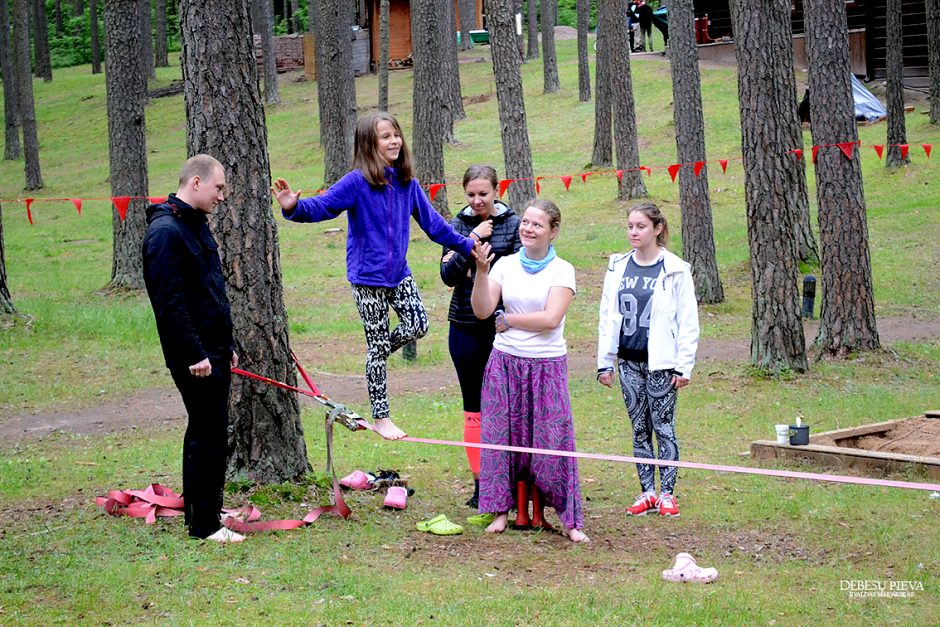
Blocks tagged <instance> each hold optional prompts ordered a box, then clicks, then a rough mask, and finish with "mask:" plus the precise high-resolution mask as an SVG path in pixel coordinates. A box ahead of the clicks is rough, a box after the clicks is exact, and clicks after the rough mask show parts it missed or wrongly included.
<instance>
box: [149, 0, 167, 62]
mask: <svg viewBox="0 0 940 627" xmlns="http://www.w3.org/2000/svg"><path fill="white" fill-rule="evenodd" d="M154 10H155V11H156V14H157V40H156V46H155V47H154V53H153V61H154V64H155V65H156V66H157V67H169V66H170V60H169V54H168V52H167V30H166V28H167V24H166V0H156V2H155V4H154Z"/></svg>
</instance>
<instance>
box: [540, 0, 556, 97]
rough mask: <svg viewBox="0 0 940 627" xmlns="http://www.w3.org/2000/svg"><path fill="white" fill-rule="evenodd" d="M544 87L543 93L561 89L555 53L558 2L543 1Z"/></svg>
mask: <svg viewBox="0 0 940 627" xmlns="http://www.w3.org/2000/svg"><path fill="white" fill-rule="evenodd" d="M541 3H542V6H541V19H540V20H539V22H540V26H541V27H542V85H543V92H544V93H546V94H554V93H555V92H557V91H559V90H560V89H561V83H560V82H559V80H558V55H557V54H556V53H555V15H556V14H557V13H558V0H541Z"/></svg>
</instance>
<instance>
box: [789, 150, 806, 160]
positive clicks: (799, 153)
mask: <svg viewBox="0 0 940 627" xmlns="http://www.w3.org/2000/svg"><path fill="white" fill-rule="evenodd" d="M790 152H792V153H793V154H795V155H796V160H797V161H799V160H800V159H802V158H803V149H802V148H794V149H793V150H791V151H790Z"/></svg>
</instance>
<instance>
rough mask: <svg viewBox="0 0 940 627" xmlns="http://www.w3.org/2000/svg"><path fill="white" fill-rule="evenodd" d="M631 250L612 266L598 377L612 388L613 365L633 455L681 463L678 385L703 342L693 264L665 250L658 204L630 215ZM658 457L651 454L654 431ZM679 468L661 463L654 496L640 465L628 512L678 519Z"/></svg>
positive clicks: (651, 478) (649, 469)
mask: <svg viewBox="0 0 940 627" xmlns="http://www.w3.org/2000/svg"><path fill="white" fill-rule="evenodd" d="M627 233H628V235H629V237H630V244H631V245H632V246H633V250H631V251H630V252H628V253H626V254H617V255H613V256H611V258H610V261H609V262H608V264H607V274H606V275H605V277H604V290H603V293H602V295H601V306H600V322H599V324H598V327H597V380H598V382H600V383H601V384H602V385H606V386H607V387H611V383H612V379H613V372H614V368H615V367H616V369H617V371H618V374H619V376H620V388H621V390H622V391H623V400H624V403H626V405H627V413H628V414H629V416H630V421H631V422H632V423H633V455H634V457H643V458H648V459H660V460H671V461H678V459H679V445H678V443H677V442H676V431H675V410H676V398H677V393H678V390H679V388H683V387H685V386H686V385H688V384H689V379H690V378H691V377H692V368H693V366H694V365H695V350H696V348H697V347H698V331H699V327H698V307H697V303H696V300H695V286H694V284H693V282H692V269H691V267H690V266H689V264H687V263H686V262H684V261H682V259H680V258H679V257H677V256H676V255H674V254H672V253H671V252H669V251H668V250H666V248H665V246H666V242H667V240H668V238H669V226H668V225H667V224H666V217H665V216H664V215H663V214H662V212H661V211H660V210H659V208H658V207H657V206H656V205H654V204H652V203H643V204H640V205H637V206H635V207H633V208H632V209H631V210H630V214H629V216H628V218H627ZM654 432H655V433H656V443H657V446H658V451H657V455H656V456H655V457H654V455H653V433H654ZM677 470H678V469H677V468H676V467H675V466H660V469H659V479H660V496H659V498H657V497H656V482H655V472H654V467H653V465H651V464H637V473H638V474H639V477H640V487H641V488H642V490H643V492H642V494H640V496H638V497H637V498H636V501H635V502H634V504H633V505H632V506H631V507H629V508H627V513H628V514H630V515H633V516H642V515H644V514H647V513H649V512H651V511H656V510H658V511H659V514H660V515H661V516H678V515H679V508H678V506H677V505H676V500H675V497H674V496H673V490H674V488H675V484H676V473H677Z"/></svg>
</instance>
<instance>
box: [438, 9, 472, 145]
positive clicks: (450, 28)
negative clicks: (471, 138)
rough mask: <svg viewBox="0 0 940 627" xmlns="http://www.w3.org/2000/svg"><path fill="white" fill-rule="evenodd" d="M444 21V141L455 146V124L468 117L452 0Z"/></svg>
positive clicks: (441, 27)
mask: <svg viewBox="0 0 940 627" xmlns="http://www.w3.org/2000/svg"><path fill="white" fill-rule="evenodd" d="M441 17H442V18H443V19H442V20H440V21H439V25H438V28H439V32H440V35H439V37H440V38H441V59H442V61H441V72H442V73H443V78H444V106H445V110H444V113H445V115H446V118H445V120H444V123H445V126H444V129H445V133H444V141H446V142H447V143H450V144H453V143H456V141H457V137H456V135H455V134H454V123H455V122H456V121H457V120H463V119H465V118H466V117H467V114H466V112H465V111H464V109H463V96H462V95H461V90H460V64H459V63H458V62H457V10H456V8H455V5H454V3H453V1H452V0H447V1H446V2H445V3H444V10H443V11H441Z"/></svg>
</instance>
